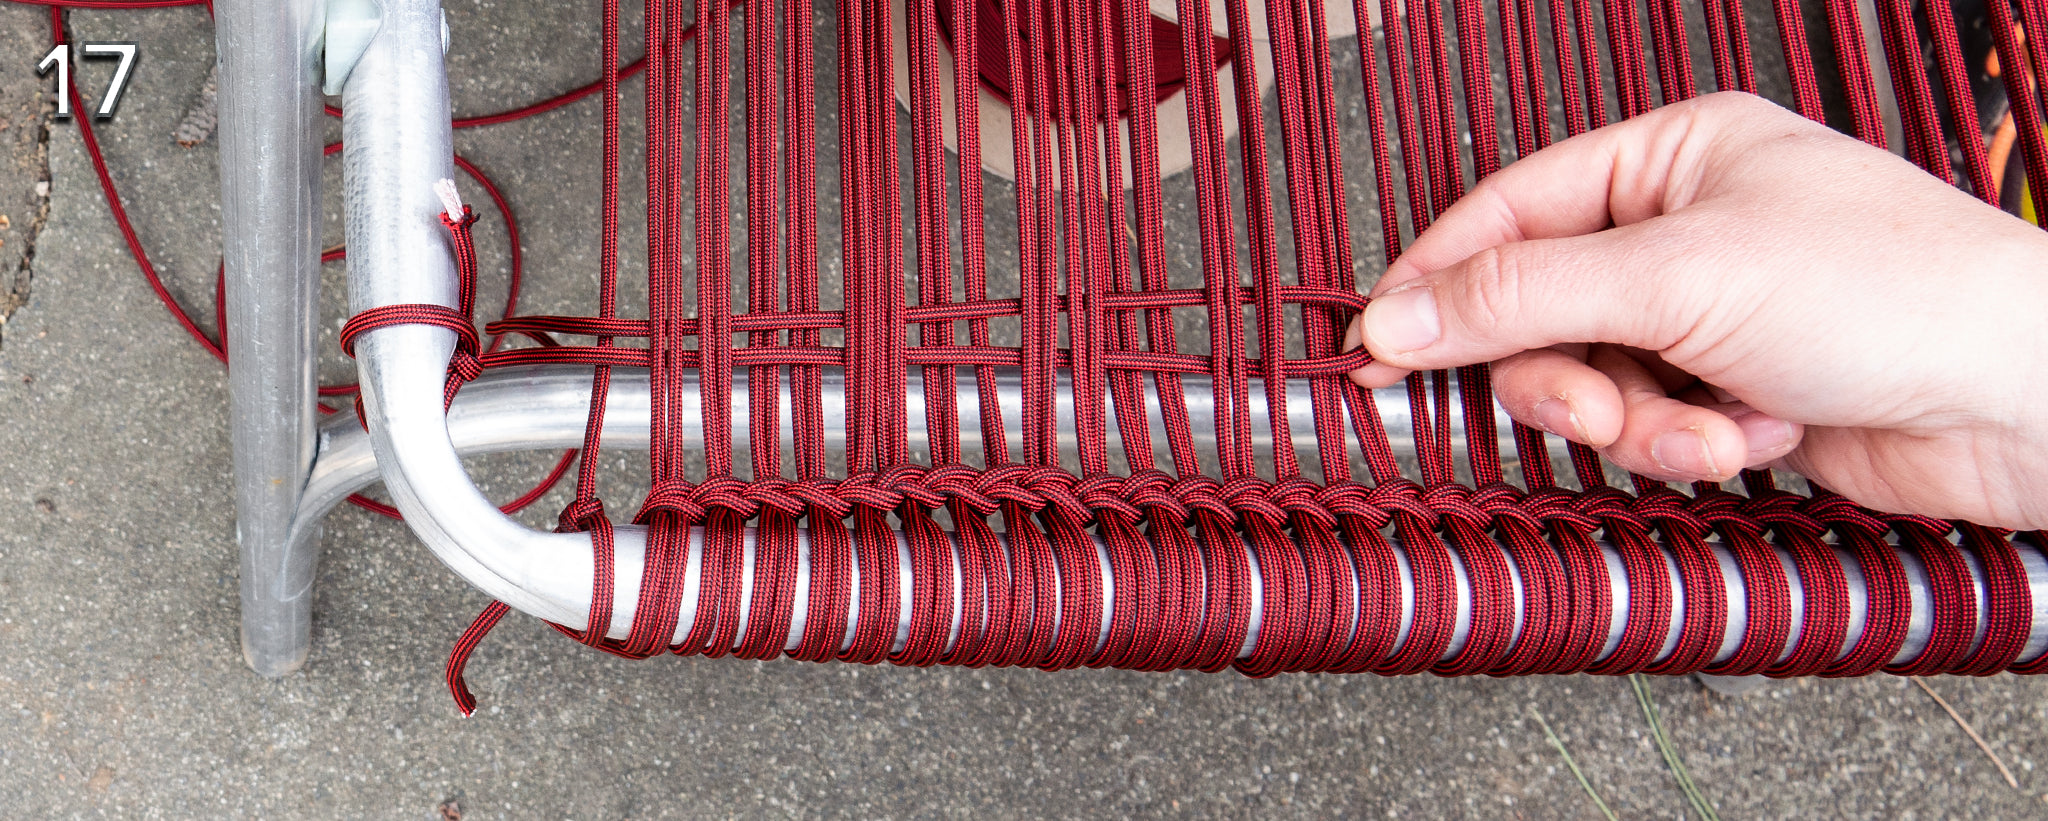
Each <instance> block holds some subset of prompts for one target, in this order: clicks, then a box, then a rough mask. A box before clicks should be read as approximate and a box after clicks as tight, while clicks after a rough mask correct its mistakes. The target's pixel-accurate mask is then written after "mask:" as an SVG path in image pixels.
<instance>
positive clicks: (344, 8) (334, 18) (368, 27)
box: [320, 0, 448, 96]
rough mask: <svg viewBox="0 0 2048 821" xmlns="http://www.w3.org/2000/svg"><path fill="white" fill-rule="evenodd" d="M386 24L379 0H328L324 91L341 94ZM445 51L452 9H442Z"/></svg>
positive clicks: (442, 35) (442, 36)
mask: <svg viewBox="0 0 2048 821" xmlns="http://www.w3.org/2000/svg"><path fill="white" fill-rule="evenodd" d="M383 23H384V10H383V8H382V7H380V6H378V5H377V0H328V2H327V33H326V36H327V45H326V63H327V65H326V72H325V74H326V76H325V78H324V79H323V80H322V81H321V83H320V91H321V93H323V94H327V95H329V96H337V95H340V94H341V89H342V87H343V86H345V85H347V84H348V75H349V73H350V72H352V71H354V70H355V68H356V62H357V61H359V60H361V59H363V52H365V51H368V50H369V48H370V41H371V40H373V39H375V38H376V37H377V29H378V28H379V27H380V26H382V25H383ZM441 53H442V54H447V53H448V12H447V10H446V9H443V10H441Z"/></svg>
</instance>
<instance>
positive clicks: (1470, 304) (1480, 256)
mask: <svg viewBox="0 0 2048 821" xmlns="http://www.w3.org/2000/svg"><path fill="white" fill-rule="evenodd" d="M1527 247H1528V246H1527V245H1526V244H1515V245H1508V246H1497V247H1494V248H1488V249H1486V250H1484V251H1480V252H1479V253H1477V254H1474V255H1472V258H1471V259H1470V260H1468V261H1467V263H1466V266H1465V277H1464V283H1463V286H1462V288H1461V290H1462V291H1463V293H1462V294H1461V296H1462V297H1463V298H1462V299H1461V300H1459V301H1460V302H1461V303H1463V304H1462V305H1461V306H1460V310H1459V313H1460V315H1461V316H1460V319H1461V320H1463V321H1464V323H1465V324H1466V325H1468V326H1470V329H1471V330H1473V331H1478V332H1481V333H1486V334H1489V335H1490V334H1494V333H1496V332H1498V331H1499V330H1500V329H1501V327H1502V326H1505V325H1511V324H1512V323H1513V322H1514V321H1515V317H1516V316H1518V315H1520V314H1521V312H1522V308H1521V305H1522V299H1523V291H1524V288H1523V283H1522V276H1523V272H1524V271H1525V270H1527V269H1528V268H1529V267H1530V260H1529V259H1528V256H1529V254H1530V252H1529V251H1528V250H1526V249H1527Z"/></svg>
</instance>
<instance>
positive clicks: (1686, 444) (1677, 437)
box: [1650, 428, 1723, 479]
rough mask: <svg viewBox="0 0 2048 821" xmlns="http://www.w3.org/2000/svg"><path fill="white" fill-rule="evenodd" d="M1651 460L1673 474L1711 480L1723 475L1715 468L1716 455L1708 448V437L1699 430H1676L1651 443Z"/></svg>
mask: <svg viewBox="0 0 2048 821" xmlns="http://www.w3.org/2000/svg"><path fill="white" fill-rule="evenodd" d="M1650 458H1651V459H1655V460H1656V461H1657V466H1658V467H1660V468H1663V469H1665V470H1668V471H1670V472H1672V473H1680V474H1684V475H1687V476H1703V477H1706V478H1710V479H1712V478H1720V477H1721V476H1722V475H1723V474H1722V473H1721V471H1720V470H1719V469H1717V468H1715V467H1714V455H1713V451H1712V450H1711V449H1709V448H1708V447H1707V435H1706V434H1705V433H1702V432H1700V430H1699V429H1698V428H1686V429H1685V430H1674V431H1672V432H1670V433H1667V434H1664V435H1663V436H1659V437H1657V441H1655V442H1652V443H1650Z"/></svg>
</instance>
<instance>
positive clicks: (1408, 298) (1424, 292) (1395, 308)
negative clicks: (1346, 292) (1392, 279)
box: [1360, 286, 1443, 353]
mask: <svg viewBox="0 0 2048 821" xmlns="http://www.w3.org/2000/svg"><path fill="white" fill-rule="evenodd" d="M1360 320H1361V321H1362V322H1363V323H1364V325H1365V334H1366V337H1367V338H1369V339H1371V340H1372V342H1373V345H1372V347H1373V348H1374V349H1376V350H1379V351H1382V352H1386V353H1409V352H1411V351H1419V350H1422V349H1423V348H1427V347H1429V346H1431V345H1434V344H1436V341H1437V339H1438V338H1439V337H1441V336H1443V325H1442V324H1441V323H1440V322H1439V321H1438V319H1437V315H1436V296H1435V295H1434V294H1431V293H1430V291H1429V288H1427V287H1422V286H1416V287H1411V288H1407V289H1404V290H1399V291H1395V292H1393V293H1391V294H1387V295H1386V296H1383V297H1380V298H1379V299H1375V300H1373V301H1372V303H1371V304H1369V305H1367V306H1365V314H1364V316H1362V317H1360Z"/></svg>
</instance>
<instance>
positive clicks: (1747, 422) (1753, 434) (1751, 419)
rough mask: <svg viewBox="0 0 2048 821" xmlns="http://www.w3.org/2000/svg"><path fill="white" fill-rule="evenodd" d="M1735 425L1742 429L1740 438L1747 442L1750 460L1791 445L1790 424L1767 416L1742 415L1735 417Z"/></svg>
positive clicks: (1760, 414)
mask: <svg viewBox="0 0 2048 821" xmlns="http://www.w3.org/2000/svg"><path fill="white" fill-rule="evenodd" d="M1735 425H1736V427H1739V428H1742V438H1743V439H1745V440H1747V441H1748V442H1749V456H1750V458H1751V459H1752V460H1754V459H1755V458H1756V457H1757V456H1758V455H1760V454H1764V453H1773V452H1776V451H1778V450H1780V449H1782V448H1784V447H1785V446H1786V445H1788V444H1791V443H1792V438H1793V431H1792V423H1790V422H1787V421H1785V420H1783V419H1778V418H1775V417H1772V416H1770V415H1768V414H1763V413H1749V414H1744V415H1742V416H1738V417H1735Z"/></svg>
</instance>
